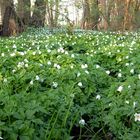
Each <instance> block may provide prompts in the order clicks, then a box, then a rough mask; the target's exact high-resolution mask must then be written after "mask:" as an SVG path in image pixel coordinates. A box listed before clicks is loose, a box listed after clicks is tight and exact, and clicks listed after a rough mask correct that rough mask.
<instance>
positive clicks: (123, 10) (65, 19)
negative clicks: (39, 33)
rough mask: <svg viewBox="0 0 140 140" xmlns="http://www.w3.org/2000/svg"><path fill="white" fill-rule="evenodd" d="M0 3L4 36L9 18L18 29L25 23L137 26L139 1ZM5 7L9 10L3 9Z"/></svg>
mask: <svg viewBox="0 0 140 140" xmlns="http://www.w3.org/2000/svg"><path fill="white" fill-rule="evenodd" d="M0 6H1V8H0V10H1V24H2V23H3V28H2V29H3V34H4V35H6V34H8V33H6V28H8V24H9V20H10V19H14V22H15V23H16V26H17V28H18V29H19V32H20V31H23V29H25V28H26V27H29V26H33V27H44V26H47V27H48V28H51V29H52V28H60V27H64V25H67V26H68V27H69V28H70V30H71V29H73V28H81V29H91V30H113V31H117V30H121V31H125V30H137V29H138V28H140V16H139V15H140V1H139V0H123V1H122V0H36V1H30V0H17V1H13V0H6V1H5V0H1V1H0ZM8 7H11V10H10V9H9V10H8V9H7V10H6V8H8Z"/></svg>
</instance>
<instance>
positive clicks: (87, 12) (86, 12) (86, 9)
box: [81, 0, 90, 29]
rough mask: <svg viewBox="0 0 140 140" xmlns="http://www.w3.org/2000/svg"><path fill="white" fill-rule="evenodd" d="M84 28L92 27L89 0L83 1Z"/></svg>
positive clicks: (82, 24) (82, 25) (82, 26)
mask: <svg viewBox="0 0 140 140" xmlns="http://www.w3.org/2000/svg"><path fill="white" fill-rule="evenodd" d="M81 28H82V29H89V28H90V6H89V0H84V3H83V16H82V23H81Z"/></svg>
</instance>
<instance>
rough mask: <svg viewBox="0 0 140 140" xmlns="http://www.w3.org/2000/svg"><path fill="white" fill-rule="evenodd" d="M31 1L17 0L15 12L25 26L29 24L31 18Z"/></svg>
mask: <svg viewBox="0 0 140 140" xmlns="http://www.w3.org/2000/svg"><path fill="white" fill-rule="evenodd" d="M30 7H31V2H30V0H18V10H17V14H18V16H19V17H20V18H21V20H22V22H23V23H24V25H25V26H29V23H30V20H31V9H30Z"/></svg>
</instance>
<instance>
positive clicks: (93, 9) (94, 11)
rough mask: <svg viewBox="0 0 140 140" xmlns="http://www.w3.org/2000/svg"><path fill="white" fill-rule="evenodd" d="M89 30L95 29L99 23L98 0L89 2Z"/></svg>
mask: <svg viewBox="0 0 140 140" xmlns="http://www.w3.org/2000/svg"><path fill="white" fill-rule="evenodd" d="M90 15H91V16H90V20H91V21H90V22H91V25H90V28H91V29H93V28H94V29H97V26H98V22H99V8H98V0H90Z"/></svg>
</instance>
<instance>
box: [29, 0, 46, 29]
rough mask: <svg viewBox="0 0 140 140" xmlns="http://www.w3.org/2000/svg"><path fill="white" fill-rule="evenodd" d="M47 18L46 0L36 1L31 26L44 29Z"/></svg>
mask: <svg viewBox="0 0 140 140" xmlns="http://www.w3.org/2000/svg"><path fill="white" fill-rule="evenodd" d="M45 16H46V2H45V0H36V2H35V9H34V11H33V15H32V18H31V25H32V26H34V27H44V25H45Z"/></svg>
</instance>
